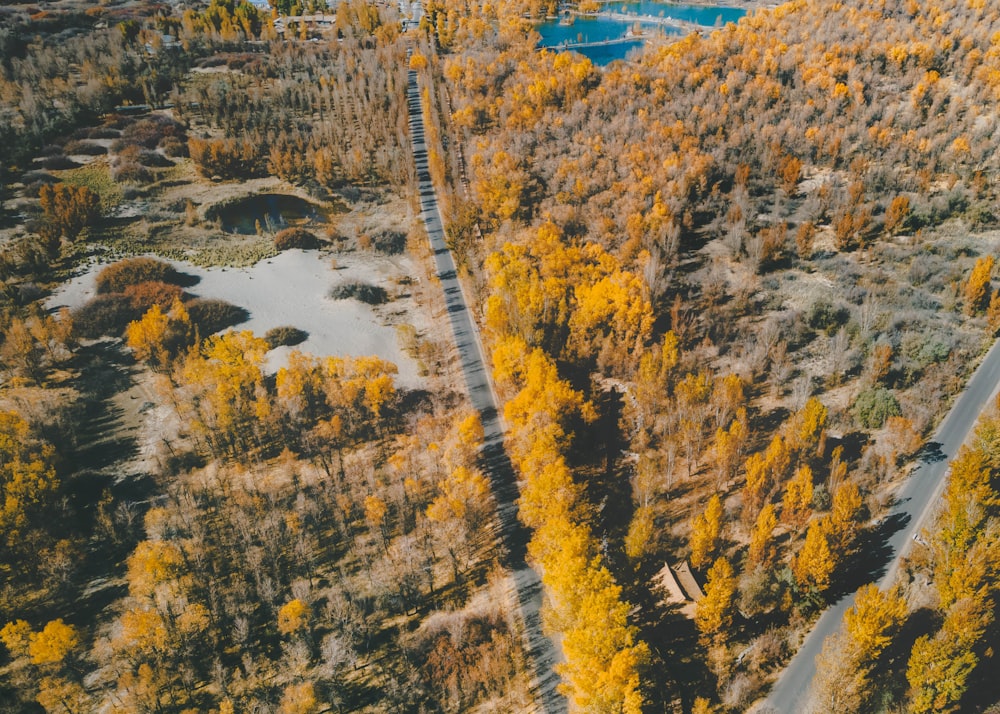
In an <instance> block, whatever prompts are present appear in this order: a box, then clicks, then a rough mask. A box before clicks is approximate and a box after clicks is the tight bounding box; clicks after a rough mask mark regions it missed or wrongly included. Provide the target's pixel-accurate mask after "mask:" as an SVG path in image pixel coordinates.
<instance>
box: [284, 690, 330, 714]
mask: <svg viewBox="0 0 1000 714" xmlns="http://www.w3.org/2000/svg"><path fill="white" fill-rule="evenodd" d="M319 708H320V705H319V700H318V699H317V698H316V691H315V689H314V687H313V684H312V682H300V683H299V684H289V685H288V686H287V687H285V691H284V693H283V694H282V696H281V706H280V707H279V709H278V712H279V714H315V713H316V712H318V711H319Z"/></svg>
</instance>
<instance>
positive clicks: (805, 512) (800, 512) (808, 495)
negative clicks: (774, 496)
mask: <svg viewBox="0 0 1000 714" xmlns="http://www.w3.org/2000/svg"><path fill="white" fill-rule="evenodd" d="M812 498H813V473H812V469H811V468H809V466H808V465H807V464H803V465H802V466H800V467H799V468H798V470H796V472H795V477H794V478H792V479H791V480H789V482H788V484H787V485H786V486H785V497H784V499H783V500H782V502H781V518H782V520H784V521H785V522H786V523H788V524H789V525H791V526H795V527H798V528H801V527H802V525H803V524H804V523H805V522H806V521H807V520H809V516H810V514H811V513H812Z"/></svg>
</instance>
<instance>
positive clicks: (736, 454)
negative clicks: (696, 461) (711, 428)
mask: <svg viewBox="0 0 1000 714" xmlns="http://www.w3.org/2000/svg"><path fill="white" fill-rule="evenodd" d="M746 416H747V412H746V409H745V408H742V407H741V408H740V409H739V410H737V412H736V418H735V419H733V422H732V424H730V425H729V428H728V429H723V428H722V427H719V428H718V429H717V430H716V431H715V448H714V450H713V453H714V456H715V472H716V476H717V479H718V482H717V485H718V486H719V487H720V488H721V487H723V486H725V484H726V483H727V482H728V481H729V480H730V479H732V478H733V477H734V476H735V475H736V469H737V468H738V466H739V459H740V457H741V456H742V455H743V450H744V448H745V446H746V441H747V437H748V436H749V434H748V427H747V418H746Z"/></svg>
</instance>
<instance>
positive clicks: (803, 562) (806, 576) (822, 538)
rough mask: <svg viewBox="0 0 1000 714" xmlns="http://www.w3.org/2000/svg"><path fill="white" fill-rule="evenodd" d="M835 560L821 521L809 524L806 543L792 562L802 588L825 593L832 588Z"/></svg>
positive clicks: (793, 570) (796, 577)
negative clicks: (831, 579)
mask: <svg viewBox="0 0 1000 714" xmlns="http://www.w3.org/2000/svg"><path fill="white" fill-rule="evenodd" d="M833 568H834V560H833V554H832V553H831V552H830V545H829V543H828V541H827V535H826V529H825V528H824V526H823V524H822V523H821V522H820V521H817V520H814V521H812V522H811V523H810V524H809V530H808V531H807V532H806V539H805V542H804V543H803V544H802V547H801V548H800V549H799V553H798V555H796V556H795V558H794V559H793V560H792V574H793V575H794V576H795V580H796V582H797V583H798V584H799V586H800V587H803V588H812V589H813V590H816V591H818V592H823V591H824V590H826V589H827V588H828V587H830V576H831V575H832V574H833Z"/></svg>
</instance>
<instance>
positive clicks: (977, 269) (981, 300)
mask: <svg viewBox="0 0 1000 714" xmlns="http://www.w3.org/2000/svg"><path fill="white" fill-rule="evenodd" d="M992 273H993V256H992V255H984V256H982V257H981V258H978V259H977V260H976V264H975V265H974V266H973V267H972V273H971V274H970V275H969V280H968V282H967V283H966V284H965V311H966V312H967V313H968V314H970V315H974V314H976V313H978V312H981V311H983V310H984V309H986V306H987V305H989V302H990V294H991V293H992V290H991V288H990V276H991V274H992Z"/></svg>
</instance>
